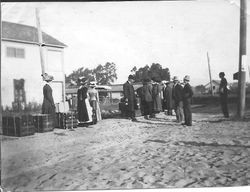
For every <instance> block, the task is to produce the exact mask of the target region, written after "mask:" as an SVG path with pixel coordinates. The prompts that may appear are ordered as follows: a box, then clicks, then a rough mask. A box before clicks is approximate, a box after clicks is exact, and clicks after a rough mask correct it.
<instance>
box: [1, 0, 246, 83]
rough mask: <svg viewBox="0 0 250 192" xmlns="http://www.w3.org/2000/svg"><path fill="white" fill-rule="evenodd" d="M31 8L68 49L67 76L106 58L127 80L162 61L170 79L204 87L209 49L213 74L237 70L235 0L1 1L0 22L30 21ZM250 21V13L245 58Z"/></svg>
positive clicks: (121, 78)
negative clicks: (134, 72) (133, 72)
mask: <svg viewBox="0 0 250 192" xmlns="http://www.w3.org/2000/svg"><path fill="white" fill-rule="evenodd" d="M35 7H40V17H41V27H42V30H43V31H45V32H46V33H48V34H50V35H52V36H54V37H55V38H57V39H58V40H60V41H62V42H63V43H65V44H66V45H67V46H68V47H67V48H66V49H65V71H66V73H67V74H69V73H71V72H72V71H73V70H76V69H78V68H79V67H88V68H94V67H96V66H97V65H98V64H105V63H106V62H108V61H109V62H114V63H116V65H117V74H118V79H117V81H116V83H124V82H125V81H126V79H127V76H128V75H129V74H130V70H131V69H132V68H133V66H136V67H137V68H139V67H143V66H145V65H146V64H149V65H150V64H152V63H160V64H161V65H162V66H163V67H168V68H169V69H170V73H171V76H172V77H173V76H174V75H177V76H179V77H180V78H181V79H182V78H183V77H184V76H185V75H190V76H191V84H193V85H198V84H206V83H207V82H208V81H209V75H208V65H207V56H206V54H207V52H208V53H209V56H210V63H211V68H212V78H213V79H219V78H218V73H219V72H220V71H224V72H225V73H226V77H227V79H228V81H230V82H233V78H232V76H233V73H235V72H236V71H238V60H239V13H240V12H239V11H240V9H239V0H202V1H201V0H200V1H178V2H176V1H172V2H171V1H170V2H168V1H156V2H152V1H150V2H148V1H144V2H141V1H138V2H72V3H69V2H60V3H58V2H56V3H53V2H52V3H48V2H46V3H45V2H44V3H30V2H28V3H4V4H2V19H3V20H5V21H11V22H18V23H22V24H28V25H33V26H35V25H36V20H35ZM248 9H250V2H249V1H248ZM248 12H249V11H248ZM249 26H250V16H249V14H248V32H247V35H248V39H247V46H248V51H247V52H248V55H249V53H250V27H249ZM249 61H250V59H248V61H247V63H248V65H249ZM247 81H249V75H247Z"/></svg>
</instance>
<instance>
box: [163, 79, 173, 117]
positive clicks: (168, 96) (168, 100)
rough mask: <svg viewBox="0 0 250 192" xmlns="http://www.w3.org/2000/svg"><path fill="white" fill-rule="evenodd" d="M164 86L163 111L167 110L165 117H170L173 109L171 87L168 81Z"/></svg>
mask: <svg viewBox="0 0 250 192" xmlns="http://www.w3.org/2000/svg"><path fill="white" fill-rule="evenodd" d="M165 85H166V87H165V89H164V90H163V98H164V103H165V109H166V110H167V115H172V109H173V99H172V87H171V85H170V82H169V81H166V82H165Z"/></svg>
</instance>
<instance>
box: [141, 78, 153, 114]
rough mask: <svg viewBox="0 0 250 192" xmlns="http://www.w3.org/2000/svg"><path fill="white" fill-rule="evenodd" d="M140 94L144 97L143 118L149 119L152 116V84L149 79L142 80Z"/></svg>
mask: <svg viewBox="0 0 250 192" xmlns="http://www.w3.org/2000/svg"><path fill="white" fill-rule="evenodd" d="M142 94H143V96H144V103H145V107H144V118H145V119H149V117H152V114H153V97H152V84H151V81H150V79H144V81H143V87H142Z"/></svg>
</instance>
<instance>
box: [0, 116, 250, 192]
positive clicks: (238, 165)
mask: <svg viewBox="0 0 250 192" xmlns="http://www.w3.org/2000/svg"><path fill="white" fill-rule="evenodd" d="M138 119H139V122H136V123H135V122H131V121H129V120H126V119H106V120H103V121H101V122H99V123H98V124H97V125H92V126H89V127H78V128H76V129H75V131H69V130H60V129H55V130H54V132H48V133H36V134H35V135H34V136H28V137H23V138H9V137H8V138H7V137H3V138H2V186H3V187H4V188H6V189H8V190H11V191H23V190H27V191H35V190H86V189H131V188H134V189H135V188H169V187H205V186H217V187H219V186H242V185H249V184H250V167H249V162H250V128H249V127H250V119H247V120H245V121H236V120H232V119H229V120H227V119H224V118H221V116H220V115H216V114H204V113H203V114H194V115H193V119H194V125H193V126H192V127H184V126H182V125H180V124H177V123H175V122H174V119H175V118H174V116H171V117H170V116H165V115H164V114H163V113H162V114H159V115H158V116H157V117H156V118H154V119H152V120H144V119H143V118H142V117H139V118H138Z"/></svg>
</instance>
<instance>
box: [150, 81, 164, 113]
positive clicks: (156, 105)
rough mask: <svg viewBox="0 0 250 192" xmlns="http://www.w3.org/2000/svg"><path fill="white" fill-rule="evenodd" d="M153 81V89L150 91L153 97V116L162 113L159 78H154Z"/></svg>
mask: <svg viewBox="0 0 250 192" xmlns="http://www.w3.org/2000/svg"><path fill="white" fill-rule="evenodd" d="M152 80H153V89H152V96H153V112H154V114H156V113H160V112H161V111H162V100H161V91H162V89H161V85H160V82H161V80H160V78H159V77H155V78H153V79H152Z"/></svg>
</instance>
